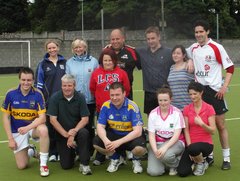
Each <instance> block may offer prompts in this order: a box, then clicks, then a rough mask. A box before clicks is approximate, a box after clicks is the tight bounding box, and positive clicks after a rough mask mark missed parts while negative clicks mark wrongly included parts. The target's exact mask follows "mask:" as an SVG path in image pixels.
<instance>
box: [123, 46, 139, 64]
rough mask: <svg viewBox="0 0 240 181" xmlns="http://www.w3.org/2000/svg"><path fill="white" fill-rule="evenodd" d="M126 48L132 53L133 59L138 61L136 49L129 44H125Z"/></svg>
mask: <svg viewBox="0 0 240 181" xmlns="http://www.w3.org/2000/svg"><path fill="white" fill-rule="evenodd" d="M125 49H126V50H127V51H129V52H130V53H131V55H132V57H133V59H134V60H135V61H137V55H136V52H135V50H134V49H132V48H130V47H127V46H125Z"/></svg>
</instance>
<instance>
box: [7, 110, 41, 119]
mask: <svg viewBox="0 0 240 181" xmlns="http://www.w3.org/2000/svg"><path fill="white" fill-rule="evenodd" d="M11 115H12V116H13V117H14V119H16V120H26V121H33V120H34V119H35V118H36V117H38V113H37V111H36V110H29V109H12V114H11Z"/></svg>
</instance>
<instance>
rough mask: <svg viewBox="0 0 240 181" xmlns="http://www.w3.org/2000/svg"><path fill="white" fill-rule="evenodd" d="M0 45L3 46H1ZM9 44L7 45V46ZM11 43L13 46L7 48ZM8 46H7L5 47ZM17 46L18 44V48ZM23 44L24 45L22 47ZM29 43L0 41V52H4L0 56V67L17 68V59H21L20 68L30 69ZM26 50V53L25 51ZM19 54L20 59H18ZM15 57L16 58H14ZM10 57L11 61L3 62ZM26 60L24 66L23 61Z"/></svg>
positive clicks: (25, 41)
mask: <svg viewBox="0 0 240 181" xmlns="http://www.w3.org/2000/svg"><path fill="white" fill-rule="evenodd" d="M2 43H3V44H4V45H2ZM8 43H9V44H8ZM11 43H13V44H14V46H13V45H12V46H9V45H10V44H11ZM7 44H8V45H7ZM17 44H19V45H20V46H18V45H17ZM24 44H25V45H24ZM26 44H27V46H26ZM30 45H31V43H30V41H29V40H3V41H2V40H1V41H0V51H4V52H2V53H1V54H2V55H1V57H0V58H1V59H3V60H1V66H0V67H2V66H8V67H14V66H16V65H17V66H18V65H19V64H18V63H19V62H18V60H19V58H20V59H21V62H20V63H21V64H20V66H28V67H31V46H30ZM26 49H27V51H26ZM19 54H20V57H18V56H19ZM16 56H17V57H16ZM10 57H12V59H13V60H12V61H10V62H8V60H5V59H8V58H10ZM26 59H27V64H28V65H26V62H25V61H24V60H26ZM4 61H6V62H4Z"/></svg>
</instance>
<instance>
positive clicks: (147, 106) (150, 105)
mask: <svg viewBox="0 0 240 181" xmlns="http://www.w3.org/2000/svg"><path fill="white" fill-rule="evenodd" d="M156 107H158V100H157V96H156V93H153V92H146V91H144V113H146V114H148V115H149V114H150V112H151V111H152V110H153V109H155V108H156Z"/></svg>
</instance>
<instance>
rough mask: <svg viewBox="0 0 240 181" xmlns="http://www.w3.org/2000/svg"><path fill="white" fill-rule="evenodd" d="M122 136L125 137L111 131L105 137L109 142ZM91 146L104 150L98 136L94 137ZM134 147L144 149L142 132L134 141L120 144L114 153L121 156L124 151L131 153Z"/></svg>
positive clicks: (144, 141)
mask: <svg viewBox="0 0 240 181" xmlns="http://www.w3.org/2000/svg"><path fill="white" fill-rule="evenodd" d="M124 136H125V135H117V134H115V133H113V132H111V131H107V137H108V139H109V140H111V141H114V140H118V139H120V138H122V137H124ZM93 144H94V145H97V146H99V147H101V148H105V146H104V143H103V141H102V140H101V138H100V137H99V136H95V138H94V139H93ZM136 146H141V147H143V148H146V137H145V134H144V132H142V135H141V136H140V137H138V138H135V139H134V140H132V141H129V142H127V143H124V144H122V145H121V146H120V147H118V148H117V149H116V152H118V153H120V154H122V153H123V151H126V150H128V151H132V150H133V149H134V148H135V147H136Z"/></svg>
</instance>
